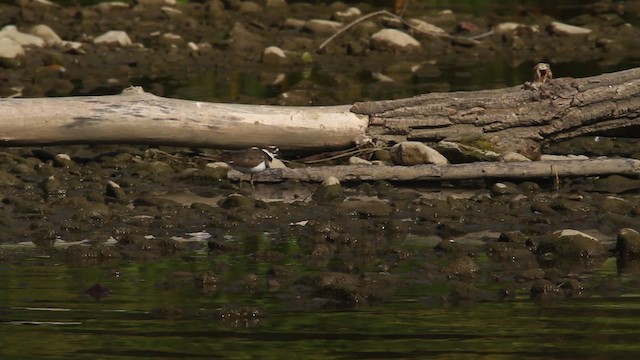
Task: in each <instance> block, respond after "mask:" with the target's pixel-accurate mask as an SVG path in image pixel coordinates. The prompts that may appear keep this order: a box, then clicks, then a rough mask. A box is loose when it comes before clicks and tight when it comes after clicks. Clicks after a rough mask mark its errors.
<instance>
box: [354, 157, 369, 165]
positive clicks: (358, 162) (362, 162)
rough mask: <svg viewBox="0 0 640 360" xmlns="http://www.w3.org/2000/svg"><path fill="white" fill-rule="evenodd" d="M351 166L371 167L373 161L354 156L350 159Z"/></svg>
mask: <svg viewBox="0 0 640 360" xmlns="http://www.w3.org/2000/svg"><path fill="white" fill-rule="evenodd" d="M349 165H371V161H369V160H365V159H363V158H361V157H357V156H352V157H350V158H349Z"/></svg>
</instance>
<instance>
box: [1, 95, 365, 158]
mask: <svg viewBox="0 0 640 360" xmlns="http://www.w3.org/2000/svg"><path fill="white" fill-rule="evenodd" d="M350 107H351V106H350V105H342V106H315V107H295V106H266V105H242V104H221V103H207V102H200V101H189V100H179V99H169V98H163V97H159V96H155V95H152V94H149V93H146V92H144V91H143V90H142V88H139V87H134V88H129V89H127V90H125V91H124V92H123V93H122V94H120V95H108V96H78V97H64V98H38V99H0V146H1V145H4V146H29V145H53V144H138V145H170V146H186V147H205V148H223V149H234V148H238V149H240V148H247V147H251V146H261V147H265V146H269V145H275V146H278V147H280V148H283V149H296V150H318V149H344V148H348V147H351V146H353V145H354V144H357V143H359V142H360V141H362V140H363V139H364V138H365V130H366V126H367V120H366V117H365V116H359V115H356V114H354V113H352V112H351V111H350V110H349V109H350Z"/></svg>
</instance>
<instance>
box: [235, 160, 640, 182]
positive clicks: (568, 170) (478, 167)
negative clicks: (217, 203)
mask: <svg viewBox="0 0 640 360" xmlns="http://www.w3.org/2000/svg"><path fill="white" fill-rule="evenodd" d="M609 174H619V175H631V176H638V175H640V160H635V159H594V160H559V161H549V160H546V161H530V162H517V163H506V162H475V163H467V164H454V165H416V166H373V165H343V166H318V167H308V168H300V169H287V168H285V169H281V168H278V169H270V170H268V171H265V172H262V173H260V174H256V175H254V177H253V180H254V181H257V182H278V181H283V180H288V179H291V180H299V181H307V182H321V181H323V180H324V179H325V178H326V177H328V176H334V177H336V178H337V179H338V180H340V181H375V180H386V181H443V180H468V179H490V178H492V179H500V178H509V179H530V178H554V177H556V176H558V177H571V176H590V175H609ZM241 176H242V174H241V173H239V172H237V171H234V172H229V178H231V179H236V180H239V179H241Z"/></svg>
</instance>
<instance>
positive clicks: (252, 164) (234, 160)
mask: <svg viewBox="0 0 640 360" xmlns="http://www.w3.org/2000/svg"><path fill="white" fill-rule="evenodd" d="M274 158H275V155H274V154H273V153H272V152H270V151H269V150H266V149H260V148H257V147H252V148H250V149H247V150H240V151H233V152H227V153H224V154H222V156H221V160H222V161H224V162H226V163H227V164H229V165H230V166H231V167H232V168H234V169H236V170H238V171H240V172H242V173H245V174H249V176H250V178H249V182H250V183H251V187H252V188H254V189H255V187H254V186H253V175H254V174H257V173H260V172H263V171H265V170H267V169H268V168H270V167H271V162H272V161H273V159H274ZM240 187H242V180H240Z"/></svg>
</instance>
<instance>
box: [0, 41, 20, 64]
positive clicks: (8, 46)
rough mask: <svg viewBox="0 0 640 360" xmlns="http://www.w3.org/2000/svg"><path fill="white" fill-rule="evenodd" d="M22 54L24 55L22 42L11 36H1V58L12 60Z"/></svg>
mask: <svg viewBox="0 0 640 360" xmlns="http://www.w3.org/2000/svg"><path fill="white" fill-rule="evenodd" d="M21 56H24V49H23V48H22V46H21V45H20V44H18V43H17V42H15V41H13V40H11V39H9V38H0V59H7V60H10V59H17V58H19V57H21ZM3 63H4V62H3Z"/></svg>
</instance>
